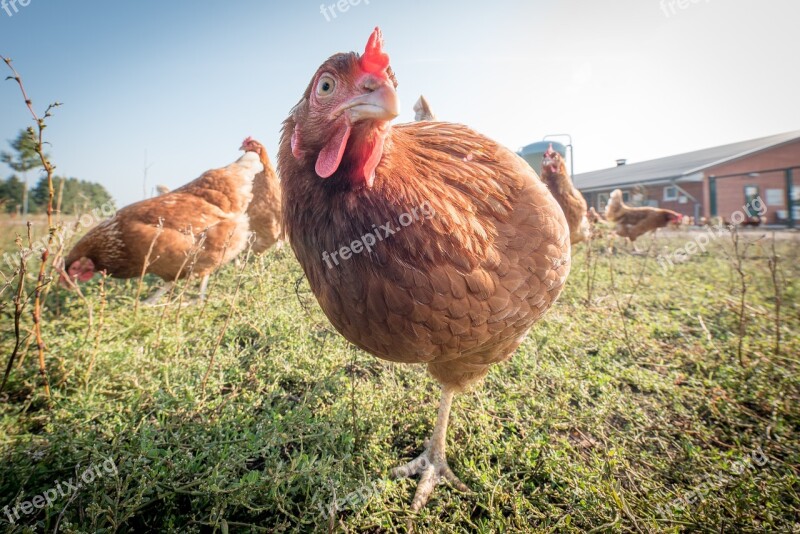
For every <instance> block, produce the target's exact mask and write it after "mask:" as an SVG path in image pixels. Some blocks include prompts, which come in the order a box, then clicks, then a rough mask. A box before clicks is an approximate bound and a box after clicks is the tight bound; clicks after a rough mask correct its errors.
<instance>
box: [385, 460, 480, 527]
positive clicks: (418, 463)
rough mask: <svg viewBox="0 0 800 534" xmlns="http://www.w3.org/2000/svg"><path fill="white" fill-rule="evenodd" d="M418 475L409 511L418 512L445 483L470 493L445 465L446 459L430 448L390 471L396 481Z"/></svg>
mask: <svg viewBox="0 0 800 534" xmlns="http://www.w3.org/2000/svg"><path fill="white" fill-rule="evenodd" d="M417 474H419V483H418V484H417V492H416V493H415V494H414V500H413V501H412V503H411V510H412V511H414V512H419V511H420V510H421V509H422V508H423V507H424V506H425V505H426V504H428V500H429V499H430V498H431V495H432V494H433V490H434V489H435V488H436V486H438V485H439V484H441V483H442V482H445V481H446V482H447V483H448V484H449V485H451V486H452V487H454V488H456V489H457V490H459V491H463V492H464V493H470V489H469V486H467V485H466V484H464V483H463V482H461V480H460V479H459V478H458V477H457V476H456V475H455V474H454V473H453V471H452V470H451V469H450V466H449V465H447V458H445V457H444V455H440V454H436V453H434V452H432V451H431V449H430V447H428V448H426V449H425V452H423V453H422V454H420V455H419V456H418V457H417V458H416V459H414V460H412V461H410V462H408V463H407V464H405V465H402V466H400V467H398V468H396V469H393V470H392V477H393V478H396V479H403V478H410V477H412V476H414V475H417Z"/></svg>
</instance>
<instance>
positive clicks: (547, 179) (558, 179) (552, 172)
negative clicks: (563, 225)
mask: <svg viewBox="0 0 800 534" xmlns="http://www.w3.org/2000/svg"><path fill="white" fill-rule="evenodd" d="M542 181H544V183H545V184H547V187H548V188H549V189H550V192H551V193H552V194H553V196H554V197H556V200H557V201H558V205H559V206H561V209H562V210H563V211H564V215H565V216H566V217H567V223H568V224H569V240H570V243H571V244H573V245H575V244H577V243H580V242H581V241H586V240H587V239H589V238H590V237H591V228H590V226H589V221H588V220H587V219H586V200H585V199H584V198H583V195H582V194H581V192H580V191H578V190H577V188H576V187H575V185H574V184H573V183H572V179H571V178H570V177H569V172H568V171H567V165H566V163H565V162H564V158H563V157H561V154H559V153H558V152H556V151H555V150H553V145H550V148H548V149H547V151H546V152H545V153H544V157H543V158H542Z"/></svg>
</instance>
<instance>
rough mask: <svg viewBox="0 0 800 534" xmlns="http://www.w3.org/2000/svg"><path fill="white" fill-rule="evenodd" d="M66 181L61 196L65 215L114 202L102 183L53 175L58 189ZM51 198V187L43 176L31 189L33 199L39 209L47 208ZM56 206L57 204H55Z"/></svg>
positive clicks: (90, 209) (79, 212)
mask: <svg viewBox="0 0 800 534" xmlns="http://www.w3.org/2000/svg"><path fill="white" fill-rule="evenodd" d="M62 181H63V182H64V186H63V187H64V189H63V192H62V197H61V212H62V213H63V214H65V215H76V214H82V213H88V212H90V211H92V210H94V209H96V208H100V207H102V206H103V204H106V203H111V204H113V199H112V198H111V195H110V194H109V193H108V191H106V188H105V187H103V186H102V185H100V184H96V183H93V182H87V181H86V180H78V179H77V178H59V177H53V185H54V186H55V188H56V191H58V189H59V187H60V184H61V182H62ZM48 198H49V188H48V184H47V177H42V178H41V179H40V180H39V182H38V183H37V184H36V187H34V188H33V190H32V191H31V200H32V201H33V202H34V204H35V205H36V208H37V209H39V210H44V209H46V208H47V200H48ZM53 207H54V208H55V206H53Z"/></svg>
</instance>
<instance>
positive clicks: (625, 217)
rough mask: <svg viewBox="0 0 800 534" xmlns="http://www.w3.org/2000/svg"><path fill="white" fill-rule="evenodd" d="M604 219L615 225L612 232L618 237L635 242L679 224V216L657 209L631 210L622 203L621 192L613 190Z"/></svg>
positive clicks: (670, 211)
mask: <svg viewBox="0 0 800 534" xmlns="http://www.w3.org/2000/svg"><path fill="white" fill-rule="evenodd" d="M605 215H606V219H607V220H608V221H609V222H612V223H616V227H615V228H614V231H615V232H616V233H617V235H618V236H620V237H627V238H628V239H630V240H631V241H636V239H637V238H639V237H640V236H642V235H644V234H646V233H648V232H653V231H655V230H658V229H659V228H664V227H665V226H667V225H668V224H670V223H677V224H679V223H680V222H681V214H679V213H676V212H674V211H672V210H664V209H659V208H650V207H643V208H632V207H630V206H627V205H625V203H624V202H623V201H622V191H621V190H619V189H615V190H614V191H613V192H612V193H611V198H610V199H609V200H608V205H606V213H605Z"/></svg>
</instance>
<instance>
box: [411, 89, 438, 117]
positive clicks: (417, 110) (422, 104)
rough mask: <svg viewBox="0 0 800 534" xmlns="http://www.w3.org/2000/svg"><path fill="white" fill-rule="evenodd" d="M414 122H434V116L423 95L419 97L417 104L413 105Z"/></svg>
mask: <svg viewBox="0 0 800 534" xmlns="http://www.w3.org/2000/svg"><path fill="white" fill-rule="evenodd" d="M414 120H415V121H435V120H437V119H436V115H435V114H434V113H433V110H431V105H430V104H429V103H428V99H427V98H425V96H424V95H420V97H419V99H418V100H417V102H416V103H415V104H414Z"/></svg>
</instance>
